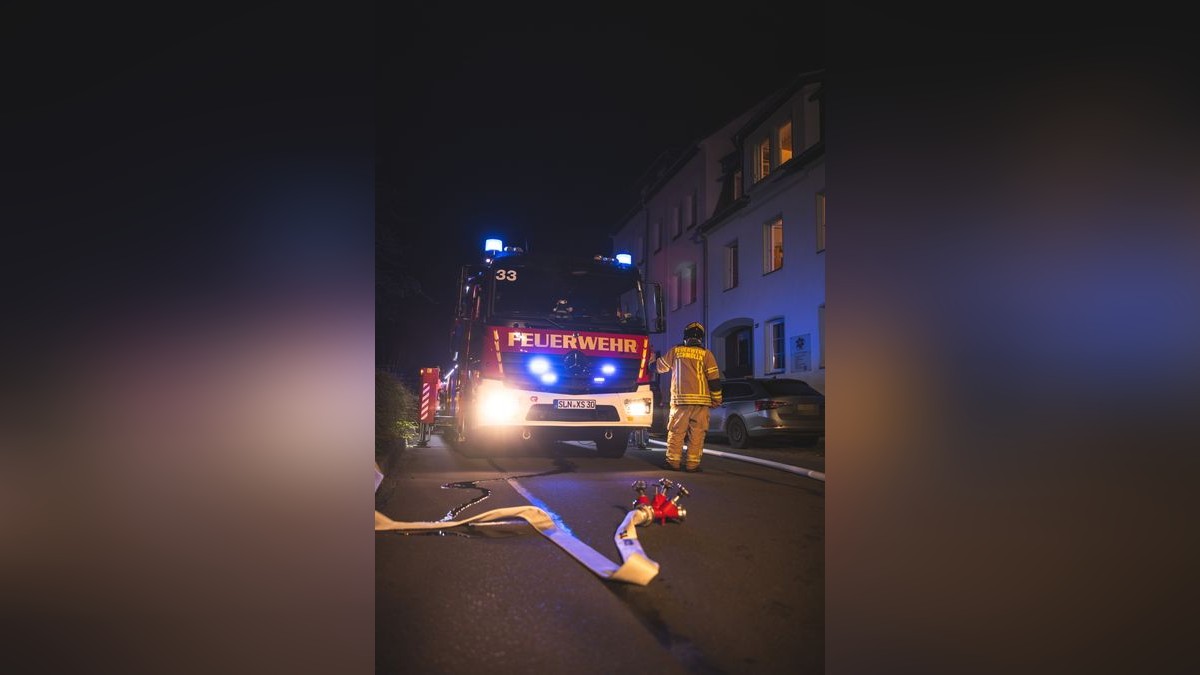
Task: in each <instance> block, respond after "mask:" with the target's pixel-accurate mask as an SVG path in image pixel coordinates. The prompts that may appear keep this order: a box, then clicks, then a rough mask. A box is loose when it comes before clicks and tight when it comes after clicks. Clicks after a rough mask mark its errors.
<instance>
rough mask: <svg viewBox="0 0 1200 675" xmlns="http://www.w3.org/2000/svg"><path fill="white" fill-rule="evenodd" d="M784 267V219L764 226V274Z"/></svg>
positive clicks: (778, 219) (777, 219)
mask: <svg viewBox="0 0 1200 675" xmlns="http://www.w3.org/2000/svg"><path fill="white" fill-rule="evenodd" d="M780 267H783V218H776V219H775V220H773V221H771V222H769V223H767V224H766V225H763V274H769V273H771V272H774V271H775V270H777V269H779V268H780Z"/></svg>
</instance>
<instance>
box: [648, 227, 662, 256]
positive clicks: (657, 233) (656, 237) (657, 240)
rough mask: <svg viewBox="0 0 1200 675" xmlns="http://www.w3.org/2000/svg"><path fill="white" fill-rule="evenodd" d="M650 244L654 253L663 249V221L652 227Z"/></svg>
mask: <svg viewBox="0 0 1200 675" xmlns="http://www.w3.org/2000/svg"><path fill="white" fill-rule="evenodd" d="M650 244H651V245H652V246H653V247H654V252H655V253H657V252H658V251H659V250H661V249H662V221H661V220H656V221H654V224H653V225H651V226H650Z"/></svg>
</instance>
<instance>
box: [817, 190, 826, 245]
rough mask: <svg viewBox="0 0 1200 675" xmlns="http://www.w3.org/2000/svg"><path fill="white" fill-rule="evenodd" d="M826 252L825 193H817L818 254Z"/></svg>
mask: <svg viewBox="0 0 1200 675" xmlns="http://www.w3.org/2000/svg"><path fill="white" fill-rule="evenodd" d="M824 250H825V191H824V190H822V191H820V192H818V193H817V253H820V252H821V251H824Z"/></svg>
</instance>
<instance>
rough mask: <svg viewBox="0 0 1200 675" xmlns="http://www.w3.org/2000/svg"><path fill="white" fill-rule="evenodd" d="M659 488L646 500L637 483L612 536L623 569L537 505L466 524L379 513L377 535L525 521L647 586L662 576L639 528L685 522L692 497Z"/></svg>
mask: <svg viewBox="0 0 1200 675" xmlns="http://www.w3.org/2000/svg"><path fill="white" fill-rule="evenodd" d="M658 486H659V489H658V490H657V491H656V493H655V495H654V498H653V499H651V498H649V497H647V496H646V483H645V481H640V480H639V481H636V482H635V483H634V484H633V489H634V490H635V491H636V492H637V494H638V496H637V499H635V500H634V502H633V509H631V510H630V511H629V513H627V514H625V519H624V520H622V521H621V524H620V526H618V527H617V531H616V534H615V535H614V536H613V541H614V542H615V543H616V545H617V550H618V551H619V552H620V553H621V561H622V562H621V564H620V565H616V564H614V563H613V562H612V561H611V560H609V559H608V558H607V557H605V556H604V555H603V554H601V553H600V552H598V551H596V550H595V549H593V548H592V547H590V546H588V545H587V544H585V543H583V542H582V541H580V540H579V539H576V538H575V537H574V536H572V535H571V534H570V533H568V532H565V531H563V530H562V529H560V528H559V527H558V526H556V525H555V524H554V519H553V518H551V516H550V514H549V513H546V511H544V510H542V509H540V508H538V507H536V506H510V507H506V508H500V509H492V510H491V511H485V512H484V513H480V514H477V515H474V516H471V517H470V518H463V519H461V520H452V521H437V522H403V521H397V520H392V519H391V518H388V517H387V516H385V515H383V514H382V513H380V512H379V511H375V531H376V532H380V531H386V530H399V531H402V532H409V531H422V530H441V529H446V528H451V527H459V526H461V525H469V524H471V523H487V522H492V521H497V520H505V519H512V518H521V519H524V520H525V521H526V522H527V523H529V524H530V525H532V526H533V527H534V529H536V530H537V531H538V532H540V533H541V534H542V535H543V536H545V537H546V538H547V539H549V540H550V541H552V542H554V543H555V544H557V545H558V546H559V548H561V549H563V550H564V551H566V552H567V553H568V554H570V555H571V557H573V558H575V559H576V560H578V561H579V562H580V563H582V564H583V565H584V567H587V568H588V569H590V570H591V571H592V572H595V573H596V575H598V576H599V577H601V578H602V579H608V580H611V581H622V582H625V583H630V584H637V585H639V586H645V585H646V584H648V583H650V580H651V579H653V578H654V577H655V576H656V575H658V563H656V562H654V561H653V560H651V559H650V558H649V557H648V556H647V555H646V553H645V551H643V550H642V545H641V543H640V542H639V541H638V536H637V527H638V526H644V525H648V524H650V523H651V522H654V521H655V520H658V521H659V522H660V523H661V524H664V525H665V524H666V522H667V520H673V521H679V522H682V521H683V519H684V518H685V517H686V516H687V510H686V509H684V508H683V507H681V506H679V498H680V497H686V496H687V495H688V494H689V492H688V489H687V488H685V487H684V486H682V485H680V484H678V483H675V482H673V481H670V480H668V479H666V478H660V479H659V480H658ZM671 487H676V488H677V491H676V494H675V496H674V498H672V499H667V496H666V493H667V491H668V490H669V489H670V488H671Z"/></svg>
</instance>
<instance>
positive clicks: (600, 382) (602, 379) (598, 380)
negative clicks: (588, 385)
mask: <svg viewBox="0 0 1200 675" xmlns="http://www.w3.org/2000/svg"><path fill="white" fill-rule="evenodd" d="M592 382H595V383H596V384H603V383H604V378H603V377H593V378H592Z"/></svg>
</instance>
